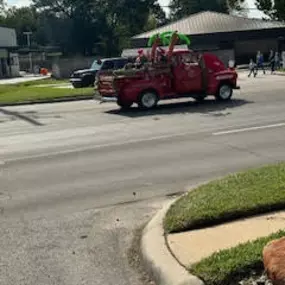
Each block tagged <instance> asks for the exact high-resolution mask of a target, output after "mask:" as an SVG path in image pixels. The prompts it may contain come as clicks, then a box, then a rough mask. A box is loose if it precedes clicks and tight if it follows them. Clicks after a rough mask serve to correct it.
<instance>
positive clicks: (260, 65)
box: [255, 51, 265, 76]
mask: <svg viewBox="0 0 285 285" xmlns="http://www.w3.org/2000/svg"><path fill="white" fill-rule="evenodd" d="M256 63H257V68H256V72H255V76H256V75H257V73H258V70H259V69H262V70H263V74H265V69H264V57H263V54H262V53H261V52H260V51H258V52H257V55H256Z"/></svg>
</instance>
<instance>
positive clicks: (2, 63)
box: [0, 27, 20, 78]
mask: <svg viewBox="0 0 285 285" xmlns="http://www.w3.org/2000/svg"><path fill="white" fill-rule="evenodd" d="M16 50H17V36H16V31H15V30H14V29H9V28H3V27H0V78H3V77H4V78H5V77H17V76H19V74H20V66H19V58H18V54H17V53H16Z"/></svg>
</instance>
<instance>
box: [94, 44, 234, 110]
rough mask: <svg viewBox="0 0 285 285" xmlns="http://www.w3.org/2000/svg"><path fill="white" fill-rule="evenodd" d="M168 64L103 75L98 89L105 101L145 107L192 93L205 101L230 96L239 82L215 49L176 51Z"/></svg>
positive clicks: (224, 98) (169, 56)
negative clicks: (211, 50)
mask: <svg viewBox="0 0 285 285" xmlns="http://www.w3.org/2000/svg"><path fill="white" fill-rule="evenodd" d="M168 58H169V59H171V61H170V62H168V63H167V64H158V65H153V64H151V65H150V66H145V67H143V68H140V69H133V70H126V71H122V72H117V71H114V72H105V71H104V72H103V71H102V73H100V75H99V82H98V91H99V93H100V95H101V98H102V101H115V102H117V104H118V105H119V106H120V107H122V108H129V107H131V105H132V104H133V103H136V104H138V106H139V107H141V108H143V109H150V108H153V107H155V106H156V104H157V103H158V101H159V100H164V99H172V98H173V99H175V98H181V97H192V98H194V99H196V100H198V101H202V100H203V99H204V98H206V97H207V96H211V95H212V96H215V97H216V99H217V100H220V101H226V100H230V99H231V97H232V94H233V89H239V86H237V77H238V75H237V73H236V71H235V70H234V69H233V68H227V67H226V66H225V65H224V64H223V63H222V61H221V60H220V59H219V58H218V57H217V56H215V55H214V54H211V53H204V54H200V55H198V56H196V55H195V53H194V52H192V51H190V50H188V49H184V50H183V49H181V50H176V51H173V53H171V54H168Z"/></svg>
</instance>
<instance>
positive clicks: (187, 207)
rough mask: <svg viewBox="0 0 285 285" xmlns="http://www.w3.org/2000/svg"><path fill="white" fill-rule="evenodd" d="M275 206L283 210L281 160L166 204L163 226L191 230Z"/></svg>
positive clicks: (284, 186) (284, 170)
mask: <svg viewBox="0 0 285 285" xmlns="http://www.w3.org/2000/svg"><path fill="white" fill-rule="evenodd" d="M278 209H285V163H279V164H277V165H271V166H265V167H262V168H259V169H252V170H248V171H245V172H242V173H237V174H233V175H230V176H228V177H226V178H223V179H220V180H216V181H213V182H210V183H208V184H206V185H202V186H200V187H198V188H196V189H194V190H193V191H191V192H189V193H188V194H186V195H184V196H182V197H181V198H180V199H179V200H178V201H177V202H176V203H175V204H173V205H172V207H170V209H169V211H168V212H167V214H166V217H165V219H164V229H165V231H166V232H167V233H171V232H179V231H185V230H191V229H195V228H199V227H205V226H211V225H215V224H219V223H222V222H226V221H230V220H234V219H237V218H242V217H248V216H251V215H253V214H259V213H267V212H271V211H273V210H278Z"/></svg>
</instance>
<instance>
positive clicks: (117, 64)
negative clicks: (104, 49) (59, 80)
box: [70, 57, 128, 88]
mask: <svg viewBox="0 0 285 285" xmlns="http://www.w3.org/2000/svg"><path fill="white" fill-rule="evenodd" d="M127 63H128V59H127V58H123V57H118V58H104V59H101V60H100V59H99V60H95V61H94V62H93V63H92V65H91V67H90V69H84V70H76V71H74V72H73V73H72V75H71V77H70V82H71V84H72V85H73V87H74V88H83V87H89V86H94V82H95V78H96V75H97V74H98V72H100V70H116V69H121V68H123V67H124V66H125V65H126V64H127Z"/></svg>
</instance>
